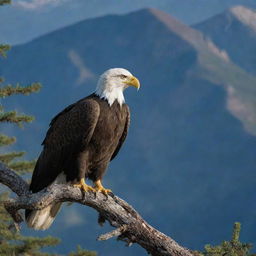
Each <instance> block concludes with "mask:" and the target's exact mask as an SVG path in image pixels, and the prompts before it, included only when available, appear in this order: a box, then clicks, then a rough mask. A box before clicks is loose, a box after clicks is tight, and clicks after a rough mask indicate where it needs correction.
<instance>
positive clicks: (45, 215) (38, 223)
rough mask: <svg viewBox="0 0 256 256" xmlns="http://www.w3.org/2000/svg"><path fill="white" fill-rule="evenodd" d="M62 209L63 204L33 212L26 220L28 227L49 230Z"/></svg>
mask: <svg viewBox="0 0 256 256" xmlns="http://www.w3.org/2000/svg"><path fill="white" fill-rule="evenodd" d="M60 207H61V203H57V204H54V205H49V206H47V207H46V208H44V209H42V210H35V211H32V212H31V213H30V214H29V216H28V217H27V219H26V221H27V225H28V226H29V227H30V228H34V229H41V230H45V229H47V228H49V227H50V226H51V224H52V222H53V221H54V219H55V217H56V215H57V213H58V211H59V210H60Z"/></svg>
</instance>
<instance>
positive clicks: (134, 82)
mask: <svg viewBox="0 0 256 256" xmlns="http://www.w3.org/2000/svg"><path fill="white" fill-rule="evenodd" d="M124 83H125V84H128V85H130V86H134V87H136V88H137V90H139V89H140V81H139V80H138V78H136V77H135V76H131V77H129V78H128V79H127V80H126V81H124Z"/></svg>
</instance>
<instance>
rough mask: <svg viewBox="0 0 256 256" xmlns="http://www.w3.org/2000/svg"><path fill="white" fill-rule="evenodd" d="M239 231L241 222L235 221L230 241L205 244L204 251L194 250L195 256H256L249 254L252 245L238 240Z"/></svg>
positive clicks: (255, 255)
mask: <svg viewBox="0 0 256 256" xmlns="http://www.w3.org/2000/svg"><path fill="white" fill-rule="evenodd" d="M240 232H241V224H240V223H239V222H236V223H235V224H234V227H233V233H232V238H231V240H230V241H223V242H222V243H221V244H220V245H217V246H212V245H209V244H207V245H206V246H205V251H204V252H203V253H200V252H198V251H196V252H194V255H195V256H256V254H251V253H250V250H251V249H252V245H251V244H248V243H242V242H240V240H239V237H240Z"/></svg>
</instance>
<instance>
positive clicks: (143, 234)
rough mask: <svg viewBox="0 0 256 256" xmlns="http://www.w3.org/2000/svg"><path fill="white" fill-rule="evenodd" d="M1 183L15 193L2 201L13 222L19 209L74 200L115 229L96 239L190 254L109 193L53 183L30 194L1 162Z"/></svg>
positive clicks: (172, 255)
mask: <svg viewBox="0 0 256 256" xmlns="http://www.w3.org/2000/svg"><path fill="white" fill-rule="evenodd" d="M0 183H2V184H4V185H6V186H7V187H9V188H10V189H11V190H12V191H13V192H14V193H16V194H17V196H18V197H17V198H16V199H9V200H8V201H6V202H5V208H6V210H7V211H8V212H9V213H10V215H11V216H12V218H13V219H14V221H15V222H16V223H21V222H22V221H23V218H22V215H21V214H20V212H19V210H21V209H43V208H44V207H46V206H48V205H50V204H52V203H53V202H54V203H56V202H77V203H80V204H83V205H87V206H89V207H92V208H94V209H95V210H96V211H98V213H99V216H100V217H99V222H100V223H103V222H104V220H107V221H108V222H109V223H110V224H111V225H112V226H113V227H115V228H116V230H114V231H111V232H109V233H107V234H104V235H101V236H100V237H99V238H98V240H107V239H109V238H111V237H114V236H117V237H118V239H119V240H123V241H125V242H126V243H127V244H128V245H131V244H133V243H138V244H139V245H141V246H142V247H143V248H144V249H145V250H146V251H147V252H148V253H149V254H151V255H153V256H165V255H166V256H167V255H168V256H192V255H193V254H192V253H191V252H190V251H189V250H188V249H185V248H183V247H182V246H180V245H179V244H178V243H177V242H175V241H174V240H173V239H172V238H170V237H168V236H166V235H165V234H163V233H161V232H160V231H158V230H156V229H155V228H153V227H152V226H150V225H149V224H148V223H147V222H146V221H145V220H144V219H143V218H142V217H141V216H140V215H139V214H138V213H137V212H136V211H135V210H134V209H133V208H132V206H130V205H129V204H128V203H126V202H125V201H124V200H122V199H120V198H119V197H117V196H115V195H113V194H111V195H108V196H105V195H104V194H102V193H93V192H87V193H82V192H81V190H80V189H78V188H75V187H73V186H69V185H60V184H54V185H52V186H50V187H48V188H47V189H44V190H42V191H40V192H38V193H35V194H32V193H31V192H30V191H29V187H28V184H27V183H26V182H25V181H24V180H23V179H22V178H21V177H20V176H19V175H17V174H15V173H14V172H13V171H12V170H10V169H9V168H7V167H6V166H4V165H3V164H1V163H0Z"/></svg>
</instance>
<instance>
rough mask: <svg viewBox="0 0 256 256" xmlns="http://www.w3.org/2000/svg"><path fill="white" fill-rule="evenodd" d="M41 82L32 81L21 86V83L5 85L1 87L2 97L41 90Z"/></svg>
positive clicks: (0, 93)
mask: <svg viewBox="0 0 256 256" xmlns="http://www.w3.org/2000/svg"><path fill="white" fill-rule="evenodd" d="M41 87H42V86H41V84H40V83H32V84H30V85H27V86H21V85H20V84H16V85H15V86H14V85H11V84H9V85H5V86H2V87H0V98H4V97H7V96H11V95H14V94H23V95H29V94H31V93H34V92H39V90H40V89H41Z"/></svg>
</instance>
